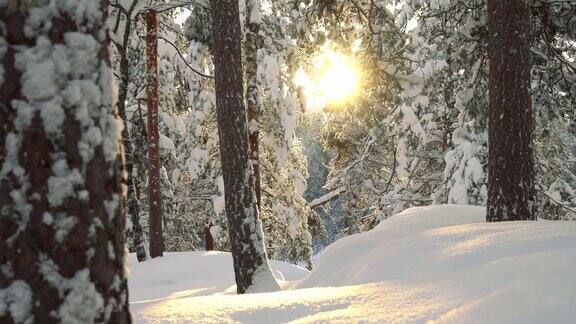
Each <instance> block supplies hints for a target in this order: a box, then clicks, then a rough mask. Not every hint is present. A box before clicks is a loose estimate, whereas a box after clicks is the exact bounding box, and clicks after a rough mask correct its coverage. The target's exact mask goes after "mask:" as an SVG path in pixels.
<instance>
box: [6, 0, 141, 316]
mask: <svg viewBox="0 0 576 324" xmlns="http://www.w3.org/2000/svg"><path fill="white" fill-rule="evenodd" d="M83 2H88V1H87V0H85V1H83ZM90 2H91V4H92V6H88V7H90V8H93V9H95V10H88V11H83V12H82V14H81V15H79V14H78V11H77V10H76V8H77V7H76V6H69V5H68V4H66V3H64V2H46V1H32V0H25V1H16V0H9V1H0V71H1V72H0V139H1V140H0V141H1V142H0V144H1V149H0V170H1V171H0V206H1V208H0V268H1V269H2V271H0V296H2V298H0V309H1V310H2V312H0V322H2V323H13V322H16V323H24V322H35V323H62V322H64V323H94V322H106V323H130V321H131V319H130V314H129V311H128V289H127V284H126V273H125V271H124V257H125V242H124V222H125V217H124V213H123V206H122V203H123V198H122V179H121V175H120V173H121V167H122V158H121V139H120V130H121V127H122V122H121V121H120V119H119V118H118V116H117V112H116V105H115V101H114V99H115V98H113V90H112V88H113V78H112V71H111V69H110V59H109V54H108V39H107V36H106V35H107V34H106V31H105V26H106V16H107V12H106V10H107V7H108V3H107V1H105V0H102V1H93V0H90ZM81 5H86V4H81ZM32 13H34V16H32ZM38 14H43V16H42V17H43V19H42V20H41V21H40V22H39V20H38V18H37V17H38ZM48 22H50V24H48ZM39 24H40V25H39Z"/></svg>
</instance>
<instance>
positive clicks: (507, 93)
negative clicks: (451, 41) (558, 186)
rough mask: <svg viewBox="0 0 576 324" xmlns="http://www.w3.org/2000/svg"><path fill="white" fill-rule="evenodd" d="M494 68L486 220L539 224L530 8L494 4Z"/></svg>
mask: <svg viewBox="0 0 576 324" xmlns="http://www.w3.org/2000/svg"><path fill="white" fill-rule="evenodd" d="M488 34H489V50H488V59H489V63H490V79H489V80H490V108H489V146H488V150H489V158H488V205H487V216H486V219H487V221H489V222H494V221H513V220H535V219H536V201H535V199H536V198H535V184H534V157H533V152H532V150H533V148H532V128H533V121H532V110H531V109H532V108H531V105H532V104H531V98H530V6H529V2H528V1H526V0H508V1H501V0H489V1H488Z"/></svg>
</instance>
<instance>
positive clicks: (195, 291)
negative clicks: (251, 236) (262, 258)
mask: <svg viewBox="0 0 576 324" xmlns="http://www.w3.org/2000/svg"><path fill="white" fill-rule="evenodd" d="M270 265H271V267H272V270H273V271H274V275H275V276H276V278H278V279H280V280H281V281H293V280H300V279H302V278H304V277H306V276H307V275H308V274H309V272H308V270H306V269H303V268H300V267H298V266H295V265H292V264H289V263H286V262H281V261H274V260H271V261H270ZM129 268H130V276H129V280H128V289H129V292H130V302H131V303H132V304H133V305H137V304H146V303H152V302H155V301H157V300H158V299H164V298H168V297H175V296H178V297H186V296H206V295H214V294H224V293H226V294H235V293H236V284H235V282H234V271H233V269H232V256H231V254H230V253H228V252H218V251H210V252H205V251H194V252H183V253H165V254H164V257H162V258H155V259H152V260H148V261H146V262H140V263H139V262H138V261H137V260H136V255H135V254H134V253H132V254H130V259H129Z"/></svg>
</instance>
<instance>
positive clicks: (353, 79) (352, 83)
mask: <svg viewBox="0 0 576 324" xmlns="http://www.w3.org/2000/svg"><path fill="white" fill-rule="evenodd" d="M319 60H320V61H321V64H322V65H321V68H320V70H319V75H318V87H319V90H320V93H321V95H322V96H324V97H325V98H326V101H327V102H328V103H332V104H339V103H342V102H345V101H347V100H348V99H351V98H353V97H355V96H356V94H357V93H358V90H359V85H360V72H359V70H358V69H357V68H356V67H355V65H354V63H353V61H352V59H350V58H349V57H347V56H345V55H344V54H342V53H339V52H332V51H330V52H326V53H324V54H323V55H322V56H321V57H320V58H319Z"/></svg>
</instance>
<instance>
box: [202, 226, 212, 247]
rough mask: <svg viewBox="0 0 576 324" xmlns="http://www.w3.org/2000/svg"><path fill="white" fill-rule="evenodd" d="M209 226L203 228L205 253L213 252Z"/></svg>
mask: <svg viewBox="0 0 576 324" xmlns="http://www.w3.org/2000/svg"><path fill="white" fill-rule="evenodd" d="M210 227H211V226H210V225H206V226H205V227H204V237H205V239H206V251H213V250H214V237H212V233H211V232H210Z"/></svg>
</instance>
